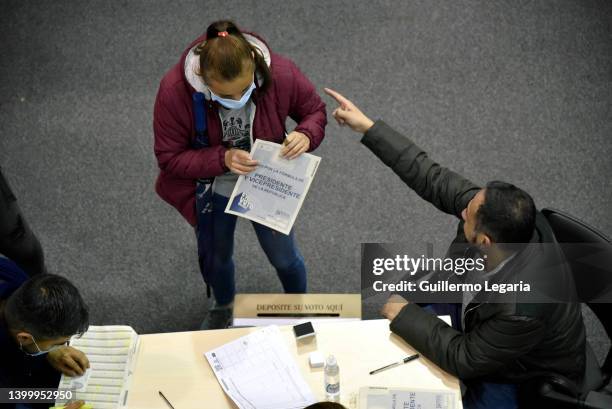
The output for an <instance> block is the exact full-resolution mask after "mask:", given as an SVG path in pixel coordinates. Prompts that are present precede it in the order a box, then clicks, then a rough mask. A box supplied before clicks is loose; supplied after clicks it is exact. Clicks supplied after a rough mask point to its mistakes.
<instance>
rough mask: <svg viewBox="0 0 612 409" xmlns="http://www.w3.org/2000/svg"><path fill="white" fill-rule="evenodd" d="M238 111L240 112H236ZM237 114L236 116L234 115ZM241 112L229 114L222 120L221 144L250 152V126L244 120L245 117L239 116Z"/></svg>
mask: <svg viewBox="0 0 612 409" xmlns="http://www.w3.org/2000/svg"><path fill="white" fill-rule="evenodd" d="M236 111H240V110H236ZM236 113H238V115H236ZM240 113H242V112H235V111H231V112H229V113H228V114H227V115H226V116H225V117H224V118H223V142H225V144H226V145H228V146H229V147H232V148H237V149H242V150H245V151H247V152H248V151H250V150H251V140H250V136H249V135H250V132H251V124H250V123H249V122H248V121H247V120H246V118H247V117H246V116H245V115H240Z"/></svg>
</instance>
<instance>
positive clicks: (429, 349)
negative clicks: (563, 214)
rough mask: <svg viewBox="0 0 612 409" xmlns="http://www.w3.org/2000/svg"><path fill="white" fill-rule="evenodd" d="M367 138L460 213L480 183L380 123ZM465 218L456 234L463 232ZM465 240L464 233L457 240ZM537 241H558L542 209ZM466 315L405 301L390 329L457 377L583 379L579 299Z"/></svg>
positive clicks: (476, 309)
mask: <svg viewBox="0 0 612 409" xmlns="http://www.w3.org/2000/svg"><path fill="white" fill-rule="evenodd" d="M362 143H363V144H364V145H366V146H367V147H368V148H369V149H370V150H371V151H372V152H374V153H375V154H376V155H377V156H378V157H379V158H380V159H381V160H382V161H383V162H384V163H385V164H386V165H387V166H389V167H390V168H391V169H392V170H393V171H394V172H395V173H396V174H397V175H399V177H400V178H401V179H402V180H403V181H404V182H405V183H406V184H407V185H408V186H409V187H410V188H412V189H413V190H414V191H415V192H416V193H417V194H418V195H419V196H421V197H422V198H423V199H425V200H427V201H428V202H430V203H432V204H433V205H434V206H436V207H437V208H438V209H440V210H441V211H443V212H445V213H448V214H451V215H454V216H456V217H458V218H459V219H461V211H462V210H463V209H464V208H465V207H466V206H467V203H468V202H469V201H470V200H471V199H472V198H473V197H474V195H475V194H476V193H477V192H478V191H479V190H480V189H481V188H480V187H478V186H477V185H475V184H474V183H472V182H471V181H469V180H467V179H466V178H464V177H462V176H460V175H458V174H457V173H455V172H452V171H450V170H449V169H447V168H444V167H442V166H440V165H439V164H437V163H435V162H434V161H432V160H431V159H430V158H429V157H428V156H427V154H426V153H425V152H424V151H423V150H422V149H420V148H419V147H418V146H416V145H415V144H414V143H413V142H412V141H411V140H410V139H408V138H406V137H405V136H403V135H401V134H399V133H398V132H396V131H395V130H393V129H392V128H390V127H389V126H388V125H387V124H385V123H384V122H382V121H377V122H376V123H375V124H374V126H373V127H372V128H371V129H370V130H369V131H368V132H366V134H365V135H364V137H363V139H362ZM461 223H462V221H461V222H460V226H459V228H458V236H462V235H463V229H462V228H461ZM461 240H465V236H463V237H457V238H455V241H461ZM534 240H536V241H538V242H543V243H553V245H554V243H556V242H555V239H554V235H553V233H552V230H551V228H550V226H549V225H548V222H547V221H546V219H545V218H544V217H543V216H542V214H541V213H539V212H538V213H537V217H536V232H535V235H534ZM559 253H560V252H559ZM514 259H516V260H514ZM514 259H513V260H511V261H510V262H509V263H508V264H510V263H513V262H514V263H515V264H516V263H528V264H529V263H531V262H532V261H533V262H536V260H530V259H529V257H525V256H524V255H521V254H520V253H519V254H518V255H517V256H516V257H515V258H514ZM540 261H541V260H540ZM560 274H569V272H568V271H564V272H560ZM565 278H567V277H565ZM565 278H564V277H559V279H560V280H564V279H565ZM568 282H572V281H571V279H570V280H569V281H568ZM464 321H465V328H464V330H463V332H459V331H457V330H455V329H453V328H452V327H450V326H449V325H447V324H446V323H444V322H443V321H442V320H440V319H438V318H437V317H436V316H434V315H432V314H430V313H428V312H426V311H424V310H423V309H422V308H421V307H419V306H418V305H416V304H408V305H407V306H406V307H404V308H403V309H402V310H401V312H400V313H399V314H398V315H397V317H396V318H395V319H394V320H393V321H392V322H391V326H390V327H391V331H393V332H394V333H395V334H397V335H399V336H400V337H401V338H403V339H404V340H405V341H406V342H407V343H409V344H410V345H411V346H412V347H414V348H416V349H417V350H418V351H419V352H420V353H421V354H423V355H424V356H426V357H427V358H428V359H430V360H431V361H432V362H434V363H435V364H437V365H438V366H439V367H441V368H442V369H444V370H445V371H447V372H449V373H451V374H453V375H455V376H457V377H459V378H460V379H473V378H482V379H486V380H492V381H500V382H513V383H518V382H521V381H524V380H527V379H529V378H530V377H532V376H534V375H536V374H541V373H556V374H561V375H564V376H566V377H568V378H569V379H572V380H573V381H575V382H576V383H577V384H578V385H579V384H580V382H581V381H582V377H583V374H584V366H585V343H586V340H585V329H584V324H583V321H582V315H581V310H580V304H578V303H559V304H525V303H503V304H502V303H481V304H470V305H469V306H468V307H467V308H466V312H465V316H464Z"/></svg>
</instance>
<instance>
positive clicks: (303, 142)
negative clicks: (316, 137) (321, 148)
mask: <svg viewBox="0 0 612 409" xmlns="http://www.w3.org/2000/svg"><path fill="white" fill-rule="evenodd" d="M283 145H285V146H284V147H283V149H282V150H281V155H282V156H283V157H284V158H285V159H295V158H297V157H298V156H300V155H301V154H302V153H304V152H307V151H308V149H310V139H309V138H308V137H307V136H306V135H304V134H303V133H301V132H296V131H293V132H291V133H290V134H289V135H287V138H285V142H283Z"/></svg>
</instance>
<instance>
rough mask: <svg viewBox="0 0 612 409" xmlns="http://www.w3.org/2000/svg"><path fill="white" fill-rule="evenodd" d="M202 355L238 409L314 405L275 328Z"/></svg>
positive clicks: (288, 408)
mask: <svg viewBox="0 0 612 409" xmlns="http://www.w3.org/2000/svg"><path fill="white" fill-rule="evenodd" d="M205 356H206V359H207V360H208V363H209V364H210V366H211V368H212V369H213V372H214V373H215V376H216V377H217V380H218V381H219V383H220V384H221V387H222V388H223V390H224V391H225V393H226V394H227V395H228V396H229V397H230V398H231V399H232V400H233V401H234V403H235V404H236V406H238V407H239V408H240V409H301V408H303V407H305V406H308V405H310V404H312V403H315V397H314V395H313V394H312V391H311V390H310V387H309V386H308V384H307V383H306V381H305V380H304V378H303V377H302V374H301V373H300V371H299V369H298V367H297V365H296V362H295V360H294V358H293V356H291V354H290V353H289V350H288V349H287V346H286V345H285V342H284V340H283V337H282V335H281V333H280V330H279V328H278V327H277V326H275V325H271V326H269V327H265V328H262V329H260V330H258V331H256V332H253V333H252V334H249V335H246V336H244V337H242V338H238V339H236V340H234V341H232V342H229V343H227V344H225V345H223V346H221V347H219V348H217V349H213V350H211V351H209V352H206V353H205Z"/></svg>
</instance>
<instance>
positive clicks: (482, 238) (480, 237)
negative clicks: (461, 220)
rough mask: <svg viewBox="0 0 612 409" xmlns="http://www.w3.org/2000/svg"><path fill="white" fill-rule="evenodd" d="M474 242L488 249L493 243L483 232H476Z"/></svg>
mask: <svg viewBox="0 0 612 409" xmlns="http://www.w3.org/2000/svg"><path fill="white" fill-rule="evenodd" d="M476 243H477V244H478V245H479V246H480V247H482V248H484V249H488V248H489V247H491V245H492V244H493V240H491V238H490V237H489V236H487V235H486V234H484V233H477V234H476Z"/></svg>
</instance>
